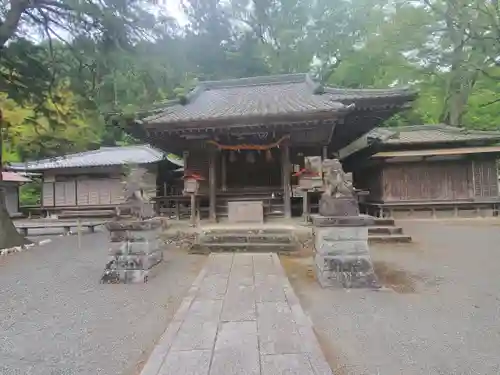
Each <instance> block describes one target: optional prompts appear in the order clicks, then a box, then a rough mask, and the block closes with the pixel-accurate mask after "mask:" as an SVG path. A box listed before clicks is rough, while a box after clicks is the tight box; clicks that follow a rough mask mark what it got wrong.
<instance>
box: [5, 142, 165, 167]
mask: <svg viewBox="0 0 500 375" xmlns="http://www.w3.org/2000/svg"><path fill="white" fill-rule="evenodd" d="M165 157H166V155H165V154H164V153H163V152H161V151H159V150H156V149H154V148H152V147H151V146H148V145H139V146H123V147H102V148H100V149H99V150H93V151H86V152H80V153H78V154H70V155H66V156H60V157H55V158H50V159H42V160H37V161H30V162H27V163H12V164H11V165H10V166H9V169H11V170H27V171H36V170H45V169H56V168H78V167H98V166H110V165H123V164H149V163H155V162H158V161H160V160H162V159H164V158H165Z"/></svg>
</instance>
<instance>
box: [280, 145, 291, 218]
mask: <svg viewBox="0 0 500 375" xmlns="http://www.w3.org/2000/svg"><path fill="white" fill-rule="evenodd" d="M281 166H282V168H281V170H282V174H283V203H284V210H285V218H286V219H289V218H291V217H292V205H291V200H290V173H291V168H290V147H289V145H288V143H286V142H285V143H283V144H282V145H281Z"/></svg>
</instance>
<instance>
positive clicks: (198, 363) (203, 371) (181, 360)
mask: <svg viewBox="0 0 500 375" xmlns="http://www.w3.org/2000/svg"><path fill="white" fill-rule="evenodd" d="M211 358H212V351H211V350H188V351H177V352H175V351H174V352H170V353H169V354H168V355H167V358H166V359H165V362H164V363H163V365H162V366H161V368H160V371H159V372H158V375H208V370H209V368H210V359H211Z"/></svg>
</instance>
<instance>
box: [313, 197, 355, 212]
mask: <svg viewBox="0 0 500 375" xmlns="http://www.w3.org/2000/svg"><path fill="white" fill-rule="evenodd" d="M319 214H320V215H322V216H358V215H359V205H358V201H357V200H356V198H353V197H339V198H334V197H330V196H328V195H326V194H323V195H322V196H321V199H320V200H319Z"/></svg>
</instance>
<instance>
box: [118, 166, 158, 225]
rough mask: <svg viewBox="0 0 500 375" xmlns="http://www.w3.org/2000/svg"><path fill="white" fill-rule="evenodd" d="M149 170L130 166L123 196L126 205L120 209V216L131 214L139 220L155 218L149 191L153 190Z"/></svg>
mask: <svg viewBox="0 0 500 375" xmlns="http://www.w3.org/2000/svg"><path fill="white" fill-rule="evenodd" d="M147 177H148V173H147V170H146V169H144V168H141V167H138V166H130V167H129V170H128V172H127V173H126V175H125V176H124V179H123V181H122V184H123V196H124V199H125V203H124V204H122V205H121V207H120V208H119V211H120V212H119V216H121V215H122V214H129V215H130V216H132V217H136V218H139V219H147V218H151V217H153V216H155V212H154V208H153V205H152V204H151V202H150V196H149V194H148V191H149V190H150V189H151V188H152V187H151V186H150V185H151V184H150V183H149V181H148V178H147Z"/></svg>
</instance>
